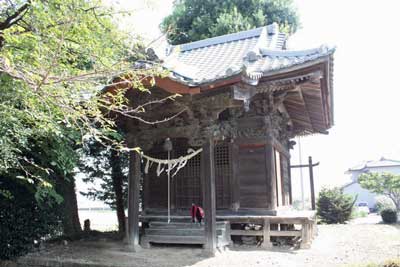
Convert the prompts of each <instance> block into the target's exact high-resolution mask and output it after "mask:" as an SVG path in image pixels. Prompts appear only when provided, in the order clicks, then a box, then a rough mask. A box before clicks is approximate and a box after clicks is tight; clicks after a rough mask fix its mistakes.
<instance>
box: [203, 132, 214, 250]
mask: <svg viewBox="0 0 400 267" xmlns="http://www.w3.org/2000/svg"><path fill="white" fill-rule="evenodd" d="M201 182H202V183H201V184H202V187H203V206H204V211H205V220H204V221H205V239H206V243H205V244H204V249H205V251H206V253H207V254H209V255H215V251H216V249H217V226H216V216H217V214H216V195H215V165H214V141H213V140H212V138H210V139H208V140H207V141H206V142H205V144H204V145H203V152H202V153H201Z"/></svg>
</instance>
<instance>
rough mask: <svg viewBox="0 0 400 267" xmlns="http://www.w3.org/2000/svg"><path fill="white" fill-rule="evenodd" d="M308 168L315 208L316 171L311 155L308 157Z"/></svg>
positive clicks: (312, 201)
mask: <svg viewBox="0 0 400 267" xmlns="http://www.w3.org/2000/svg"><path fill="white" fill-rule="evenodd" d="M308 170H309V172H310V192H311V209H312V210H315V191H314V172H313V163H312V158H311V157H308Z"/></svg>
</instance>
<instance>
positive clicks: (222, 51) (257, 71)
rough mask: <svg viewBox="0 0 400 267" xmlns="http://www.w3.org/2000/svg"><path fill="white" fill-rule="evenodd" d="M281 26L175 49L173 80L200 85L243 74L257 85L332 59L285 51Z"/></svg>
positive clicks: (170, 63)
mask: <svg viewBox="0 0 400 267" xmlns="http://www.w3.org/2000/svg"><path fill="white" fill-rule="evenodd" d="M278 29H279V28H278V25H277V24H271V25H268V26H265V27H261V28H256V29H252V30H248V31H242V32H238V33H233V34H228V35H223V36H218V37H214V38H209V39H205V40H201V41H197V42H192V43H188V44H182V45H178V46H174V47H172V48H171V49H170V53H169V55H168V56H167V57H166V58H165V60H164V63H163V65H164V67H166V68H167V69H169V70H170V71H171V72H172V75H171V78H172V79H175V80H178V81H180V82H182V83H185V84H187V85H193V86H196V85H200V84H204V83H209V82H213V81H215V80H219V79H223V78H228V77H231V76H234V75H237V74H242V75H243V76H244V78H245V80H246V81H247V82H249V83H251V84H252V83H254V84H256V83H257V82H258V79H259V78H260V77H262V76H267V75H269V74H271V73H272V72H273V71H276V70H282V69H285V68H290V67H294V66H296V65H301V64H304V63H308V62H312V61H315V60H318V59H320V58H322V57H325V56H327V55H330V54H332V53H333V52H334V49H332V48H327V47H324V46H323V47H320V48H316V49H310V50H302V51H294V50H285V42H286V35H285V34H284V33H281V32H279V30H278Z"/></svg>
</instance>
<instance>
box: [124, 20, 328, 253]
mask: <svg viewBox="0 0 400 267" xmlns="http://www.w3.org/2000/svg"><path fill="white" fill-rule="evenodd" d="M285 44H286V35H285V34H284V33H281V32H279V28H278V26H277V24H271V25H269V26H266V27H261V28H257V29H253V30H248V31H243V32H238V33H234V34H228V35H224V36H219V37H215V38H210V39H206V40H201V41H197V42H192V43H188V44H183V45H178V46H173V47H171V48H169V49H168V51H167V52H168V55H167V57H166V58H165V60H164V61H163V63H162V65H163V67H164V68H166V69H168V70H169V71H170V73H169V76H168V77H164V78H156V83H155V86H154V87H153V88H152V89H151V94H146V93H140V92H136V91H135V90H130V91H128V92H127V93H128V96H129V99H131V100H132V106H133V107H135V106H138V105H140V104H143V103H148V102H149V101H154V100H156V101H157V100H159V99H164V98H166V97H168V96H170V95H171V94H176V93H178V94H180V95H181V97H177V98H176V99H175V100H166V101H164V102H163V103H162V104H157V105H154V106H153V105H148V106H146V112H145V113H143V116H142V117H141V118H142V119H143V120H146V121H163V120H164V119H165V118H171V119H169V120H166V121H164V122H162V123H157V124H149V123H143V122H141V121H138V120H136V119H134V118H132V119H131V118H125V119H123V120H124V121H123V122H122V124H123V127H124V128H125V130H126V132H127V135H128V137H127V138H128V144H129V145H130V146H131V147H134V146H140V147H141V148H142V150H143V154H144V155H146V156H148V157H151V158H154V159H167V158H168V154H169V157H170V159H179V157H183V156H186V155H190V152H188V149H192V150H190V151H192V152H193V151H197V152H198V153H197V154H196V155H195V156H193V157H191V158H190V159H189V160H187V162H185V163H186V165H184V167H182V166H183V164H182V166H181V167H182V168H180V169H179V171H177V172H176V174H175V173H174V172H175V170H176V169H177V168H178V167H179V166H178V167H175V169H172V170H171V171H170V172H171V173H170V175H171V178H170V180H169V179H168V178H167V172H166V171H165V165H164V166H163V164H157V162H156V163H154V162H150V163H149V162H148V161H147V160H146V159H145V158H143V157H140V156H139V155H138V154H137V153H134V152H133V153H132V155H131V164H130V180H129V209H128V229H129V231H128V232H129V240H130V242H131V244H132V245H134V246H136V245H138V244H139V228H138V221H139V219H140V220H142V221H143V222H147V223H149V224H150V225H151V223H153V225H156V223H155V221H161V222H162V221H164V222H165V221H166V220H167V213H168V210H169V211H170V216H171V220H172V222H176V221H178V220H180V221H182V220H183V221H184V220H185V219H186V220H187V222H189V220H190V219H189V209H190V207H191V205H192V203H196V204H198V205H201V206H202V207H203V208H204V210H205V213H206V215H205V226H204V227H205V229H204V235H202V236H201V238H203V239H202V240H203V241H202V242H203V244H204V245H205V247H206V248H208V249H209V250H210V251H211V252H212V251H214V249H215V247H216V246H217V235H218V234H217V230H218V229H217V228H218V223H217V221H224V222H227V223H228V224H230V223H234V222H235V218H238V220H237V221H240V219H241V218H242V219H243V218H247V221H249V218H250V219H251V218H254V219H255V221H257V220H262V219H263V218H268V219H269V220H273V219H274V216H277V215H279V214H280V211H282V210H285V209H287V208H288V207H289V206H290V205H291V202H292V191H291V180H290V153H289V150H290V149H291V148H292V145H293V144H294V142H293V141H291V139H292V138H294V137H295V136H297V135H307V134H313V133H322V134H326V133H327V130H328V129H329V128H330V127H331V126H332V125H333V96H332V94H333V91H332V73H333V53H334V49H331V48H328V47H325V46H321V47H319V48H315V49H309V50H301V51H295V50H287V49H286V46H285ZM151 64H152V63H151V62H139V63H138V67H146V66H149V65H151ZM167 138H169V139H170V140H171V143H172V148H170V149H169V152H168V151H167V150H166V149H165V145H164V143H165V140H166V139H167ZM199 149H200V150H199ZM201 149H202V150H201ZM151 163H154V164H151ZM176 165H179V164H176ZM163 169H164V171H163ZM172 173H174V174H175V175H174V176H172V175H173V174H172ZM168 181H169V182H168ZM168 183H169V185H168ZM141 184H142V185H143V194H142V195H143V198H142V202H141V207H139V206H140V201H139V190H140V185H141ZM168 188H169V190H168ZM168 207H169V209H168ZM139 208H140V209H141V212H140V214H139ZM283 223H284V222H283ZM267 227H269V226H267V225H264V228H265V229H266V228H267ZM229 228H230V227H229ZM308 230H310V231H311V230H312V229H311V228H309V229H308ZM228 231H229V230H228ZM161 232H162V231H161ZM261 232H262V231H261ZM143 235H144V236H143V238H145V237H146V232H144V233H143ZM266 235H267V236H266ZM282 235H283V234H282ZM268 237H269V233H267V232H266V231H264V239H265V238H268ZM171 240H172V239H171ZM176 240H177V241H176V242H180V241H179V240H180V239H179V238H178V239H176ZM150 241H151V240H150ZM266 242H267V243H269V240H267V241H266ZM194 243H195V242H194Z"/></svg>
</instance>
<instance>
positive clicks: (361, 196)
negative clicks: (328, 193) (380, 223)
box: [343, 183, 378, 209]
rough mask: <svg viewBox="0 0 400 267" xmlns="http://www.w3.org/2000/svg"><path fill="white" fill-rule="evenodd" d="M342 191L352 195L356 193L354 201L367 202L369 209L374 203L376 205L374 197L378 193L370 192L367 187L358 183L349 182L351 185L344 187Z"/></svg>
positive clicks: (373, 206)
mask: <svg viewBox="0 0 400 267" xmlns="http://www.w3.org/2000/svg"><path fill="white" fill-rule="evenodd" d="M343 193H345V194H349V195H351V196H353V197H355V196H356V195H357V201H356V203H358V202H367V203H368V207H369V208H370V209H373V208H375V205H376V200H375V197H377V196H378V195H376V194H374V193H371V192H370V191H368V190H367V189H364V188H362V187H361V186H360V184H359V183H354V184H351V185H349V186H347V187H345V188H344V189H343Z"/></svg>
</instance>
